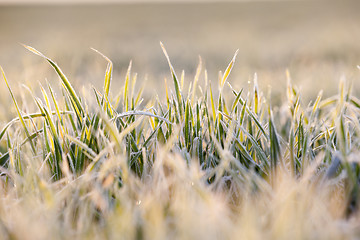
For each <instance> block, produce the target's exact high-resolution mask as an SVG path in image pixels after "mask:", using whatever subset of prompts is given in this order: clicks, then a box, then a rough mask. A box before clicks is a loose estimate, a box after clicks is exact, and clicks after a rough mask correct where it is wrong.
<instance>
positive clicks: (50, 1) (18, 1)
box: [0, 0, 336, 6]
mask: <svg viewBox="0 0 360 240" xmlns="http://www.w3.org/2000/svg"><path fill="white" fill-rule="evenodd" d="M315 1H316V2H324V1H325V2H330V1H331V2H333V1H336V0H315ZM271 2H314V0H103V1H98V0H0V6H4V5H6V6H22V5H45V6H51V5H83V4H89V5H105V4H146V3H148V4H158V3H161V4H181V3H186V4H191V3H195V4H196V3H204V4H206V3H271Z"/></svg>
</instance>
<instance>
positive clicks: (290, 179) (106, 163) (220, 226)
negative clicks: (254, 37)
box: [0, 44, 360, 239]
mask: <svg viewBox="0 0 360 240" xmlns="http://www.w3.org/2000/svg"><path fill="white" fill-rule="evenodd" d="M25 47H26V48H27V49H28V50H30V51H31V52H33V53H35V54H37V55H39V56H41V57H42V58H44V59H45V60H46V61H48V62H49V64H50V65H51V66H52V67H53V68H54V70H55V71H56V73H57V74H58V76H59V79H60V84H61V85H62V92H61V96H60V97H57V96H56V94H55V92H54V90H53V89H52V87H51V85H50V84H49V85H48V86H47V87H46V88H44V87H43V86H40V89H41V93H42V99H41V98H39V97H37V96H34V94H33V93H31V91H30V96H31V98H32V100H33V104H34V105H36V106H37V108H38V112H35V113H25V112H23V111H22V110H21V107H20V106H19V105H18V104H17V100H16V98H15V96H14V94H13V93H12V90H11V87H10V85H9V80H7V79H6V77H5V73H4V71H3V70H2V69H1V71H2V73H3V78H4V80H5V83H6V84H7V86H8V89H9V92H10V94H11V98H12V99H13V102H14V107H15V108H16V110H17V113H18V117H17V118H15V119H13V120H12V121H10V122H9V123H8V124H6V125H5V126H4V128H3V130H2V131H1V132H0V140H1V141H2V144H3V145H5V146H6V149H7V151H6V152H3V153H1V156H0V163H1V167H0V171H1V188H0V191H1V194H2V196H3V197H2V198H1V201H2V204H1V205H0V234H1V236H3V238H4V239H12V238H24V237H27V238H34V239H39V238H59V239H63V238H70V237H78V238H85V239H86V238H89V239H93V238H118V237H119V236H122V237H123V238H128V239H134V238H137V239H143V238H145V239H148V238H150V239H163V238H179V239H182V238H185V239H189V238H192V239H199V238H214V239H230V238H231V239H232V238H234V237H236V238H246V239H249V238H265V239H270V238H274V239H279V238H286V239H289V238H293V237H297V238H299V239H308V238H316V239H320V238H322V239H331V238H333V239H339V238H351V237H353V236H356V234H358V232H356V227H357V224H356V222H354V221H352V220H351V219H358V217H359V216H358V215H359V213H358V202H359V183H358V181H359V174H360V168H359V164H358V161H357V160H356V159H357V156H358V149H359V139H360V138H359V134H360V125H359V121H358V119H359V111H360V101H359V99H357V98H356V97H355V96H353V95H352V94H351V86H348V85H347V84H346V83H345V82H341V83H340V86H339V94H338V95H337V96H334V97H331V98H328V99H322V95H321V94H319V95H318V97H317V98H316V100H315V101H314V102H313V103H310V104H308V105H306V106H304V104H303V103H302V101H301V95H300V93H299V92H298V90H297V89H296V88H295V87H293V86H292V84H291V80H290V74H288V87H287V100H286V101H285V102H284V104H283V106H282V107H280V108H279V109H278V110H274V109H272V107H271V98H270V97H269V98H267V99H266V98H265V97H264V94H263V93H262V92H261V90H260V88H259V86H258V85H257V77H256V75H255V79H254V88H253V90H251V91H249V92H248V93H247V94H244V93H243V90H242V89H234V88H233V87H232V86H231V85H230V83H229V81H230V78H231V74H230V73H231V70H232V68H233V66H234V63H235V60H236V55H237V52H236V53H235V55H234V57H233V58H232V60H231V61H230V63H229V65H228V67H227V68H226V69H225V71H224V73H223V74H221V75H220V76H219V82H218V89H219V91H216V92H215V91H214V90H213V89H214V84H213V83H212V82H211V81H209V80H208V79H207V74H206V71H205V72H204V76H205V86H204V87H203V88H201V87H200V85H199V81H200V80H201V76H202V63H201V60H200V63H199V66H198V68H197V71H196V75H195V77H194V80H193V82H192V84H190V87H189V89H188V91H186V90H185V89H183V87H182V86H183V84H182V82H183V81H184V77H183V76H184V75H183V74H182V78H181V79H179V78H178V77H177V74H176V73H175V70H174V68H173V66H172V64H171V62H170V58H169V56H168V54H167V52H166V50H165V47H164V46H163V45H162V44H161V47H162V49H163V52H164V54H165V57H166V59H167V60H168V64H169V68H170V74H171V77H172V81H173V86H174V88H171V87H169V86H167V85H166V84H167V83H166V82H165V86H166V97H165V99H163V100H160V99H159V98H155V99H153V100H151V101H150V102H148V103H144V102H143V99H142V96H141V93H142V91H139V92H138V93H136V91H137V90H136V80H137V75H136V74H134V75H133V74H132V72H131V63H130V65H129V67H128V71H127V73H126V76H125V81H124V89H123V91H121V92H119V93H113V92H111V80H112V71H113V64H112V62H111V60H110V59H108V58H107V57H106V56H104V55H103V54H101V53H100V52H98V51H96V50H95V51H96V52H98V53H99V54H100V55H101V56H102V57H103V58H104V59H105V60H106V61H107V64H108V65H107V68H106V71H105V77H104V88H103V90H102V91H98V90H96V89H93V97H94V99H95V100H96V106H90V107H89V106H88V101H87V99H85V98H81V95H80V94H79V93H78V92H77V91H76V89H75V88H74V87H73V86H72V85H71V81H70V80H69V79H68V78H67V77H66V76H65V74H64V73H63V72H62V70H61V69H60V67H59V66H58V65H57V64H56V63H55V62H54V61H53V60H51V59H50V58H48V57H46V56H45V55H43V54H42V53H40V52H39V51H37V50H35V49H34V48H32V47H29V46H25ZM225 88H227V89H228V90H230V92H231V94H232V96H230V97H229V96H226V97H225V93H224V91H225V90H224V89H225ZM197 92H201V94H200V95H197V94H196V93H197ZM113 94H117V95H115V97H113ZM19 122H20V124H19ZM9 130H12V131H9ZM34 219H36V221H34Z"/></svg>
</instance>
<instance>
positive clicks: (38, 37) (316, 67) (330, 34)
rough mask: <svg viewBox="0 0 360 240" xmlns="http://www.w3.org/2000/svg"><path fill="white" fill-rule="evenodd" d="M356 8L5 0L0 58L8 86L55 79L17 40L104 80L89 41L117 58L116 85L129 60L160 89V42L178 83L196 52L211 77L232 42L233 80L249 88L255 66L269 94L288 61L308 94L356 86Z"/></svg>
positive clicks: (343, 4)
mask: <svg viewBox="0 0 360 240" xmlns="http://www.w3.org/2000/svg"><path fill="white" fill-rule="evenodd" d="M359 10H360V1H356V0H354V1H342V0H339V1H335V0H333V1H331V0H314V1H295V0H289V1H269V0H268V1H266V0H265V1H226V2H225V1H206V0H202V1H190V0H189V1H151V0H147V1H146V0H143V1H140V0H138V1H129V0H128V1H121V0H109V1H89V0H87V1H84V0H78V1H70V0H67V1H46V0H37V1H31V0H16V1H14V0H2V1H0V65H1V66H2V67H3V68H4V70H5V72H6V73H7V77H8V78H9V81H10V82H11V83H12V85H13V86H14V87H16V86H17V85H16V84H26V85H34V83H36V82H37V81H39V82H43V81H44V80H45V79H47V80H48V81H49V82H50V83H52V82H58V79H57V77H56V75H55V73H54V72H53V70H52V69H51V67H50V66H48V64H47V63H46V62H45V61H44V60H43V59H41V58H39V57H37V56H35V55H34V54H32V53H30V52H28V51H27V50H26V49H24V48H23V47H22V46H21V45H20V44H19V43H24V44H27V45H31V46H32V47H34V48H36V49H38V50H39V51H41V52H43V53H44V54H46V55H47V56H48V57H50V58H52V59H53V60H55V61H56V62H57V63H58V64H59V65H60V67H61V68H62V70H63V71H64V72H65V74H66V75H67V76H68V77H69V79H70V80H71V81H72V82H73V83H74V84H75V85H76V86H77V87H83V88H88V87H89V86H91V85H94V86H95V87H97V88H101V87H102V84H103V76H104V71H105V68H106V62H105V61H104V59H102V58H101V57H100V56H99V55H98V54H96V53H95V52H94V51H92V50H91V49H90V48H91V47H93V48H95V49H97V50H99V51H100V52H102V53H103V54H105V55H106V56H108V57H109V58H110V59H111V60H112V61H113V62H114V71H115V73H114V82H113V85H112V92H113V93H114V94H117V93H118V92H119V91H120V86H122V84H123V79H124V75H125V72H126V69H127V67H128V64H129V62H130V60H133V71H134V72H137V73H138V80H139V81H144V80H146V79H147V85H146V86H147V88H146V94H148V95H149V96H152V95H154V94H162V93H163V92H164V87H163V85H164V84H163V83H164V78H165V77H167V78H168V79H170V74H169V70H168V65H167V62H166V59H165V57H164V55H163V53H162V51H161V48H160V45H159V42H160V41H162V42H163V43H164V45H165V47H166V48H167V51H168V53H169V55H170V58H171V60H172V63H173V65H174V67H175V70H176V71H177V73H178V75H180V74H181V71H182V70H185V79H186V82H185V85H186V84H187V83H188V82H190V81H191V80H192V79H193V77H194V74H195V70H196V67H197V64H198V61H199V60H198V56H199V55H200V56H201V57H202V59H203V64H204V68H206V69H207V71H208V75H209V79H210V80H211V81H212V82H217V79H218V72H219V70H222V71H223V70H225V68H226V66H227V64H228V63H229V61H230V60H231V58H232V56H233V54H234V52H235V51H236V49H239V54H238V58H237V62H236V64H235V66H234V70H233V73H232V75H231V77H230V79H229V81H230V82H231V84H232V85H233V86H234V87H236V88H237V89H240V88H248V87H249V83H248V82H249V81H250V82H251V81H252V79H253V76H254V73H255V72H256V73H257V75H258V81H259V85H260V88H261V89H262V90H264V91H266V90H267V89H268V87H269V86H271V88H272V94H273V95H275V98H276V96H277V93H280V92H281V93H282V95H284V93H285V89H286V74H285V72H286V69H289V71H290V74H291V76H292V80H293V82H294V83H295V84H296V85H297V86H299V88H300V89H302V91H303V94H304V95H305V98H307V99H312V98H313V97H314V96H315V95H316V94H317V93H318V92H319V91H320V90H321V89H324V94H325V96H328V95H331V94H334V93H336V92H337V88H338V84H339V80H340V79H341V78H346V79H348V80H350V81H352V82H353V84H354V89H355V91H358V90H359V89H360V86H359V83H357V82H359V80H360V70H359V69H357V65H359V64H360V11H359ZM201 79H203V75H202V77H201ZM1 81H2V80H1ZM0 87H1V88H4V87H5V86H4V84H3V83H1V84H0ZM279 96H280V95H279ZM0 99H1V100H2V101H5V99H7V96H6V97H4V96H1V97H0ZM279 99H281V97H279Z"/></svg>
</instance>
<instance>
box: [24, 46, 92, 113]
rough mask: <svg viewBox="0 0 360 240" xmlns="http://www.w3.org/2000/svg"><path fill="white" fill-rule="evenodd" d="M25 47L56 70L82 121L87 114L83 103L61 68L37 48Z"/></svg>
mask: <svg viewBox="0 0 360 240" xmlns="http://www.w3.org/2000/svg"><path fill="white" fill-rule="evenodd" d="M23 46H24V47H25V48H26V49H28V50H29V51H30V52H32V53H34V54H36V55H38V56H40V57H42V58H44V59H46V60H47V61H48V62H49V63H50V65H51V66H52V67H53V68H54V69H55V71H56V73H57V74H58V76H59V77H60V79H61V81H62V83H63V84H64V86H65V88H66V90H67V91H68V92H69V94H70V96H71V100H72V101H73V102H74V104H75V106H74V108H75V111H76V114H77V115H78V117H79V119H82V117H81V115H83V114H84V113H85V111H84V109H83V107H82V105H81V102H80V99H79V97H78V96H77V94H76V92H75V90H74V88H73V87H72V85H71V83H70V82H69V80H68V79H67V77H66V76H65V74H64V73H63V72H62V71H61V69H60V68H59V66H58V65H57V64H56V63H55V62H54V61H53V60H51V59H50V58H48V57H46V56H45V55H44V54H42V53H41V52H39V51H38V50H36V49H35V48H33V47H30V46H27V45H24V44H23Z"/></svg>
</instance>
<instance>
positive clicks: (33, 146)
mask: <svg viewBox="0 0 360 240" xmlns="http://www.w3.org/2000/svg"><path fill="white" fill-rule="evenodd" d="M0 70H1V73H2V75H3V78H4V81H5V83H6V86H7V88H8V90H9V92H10V95H11V98H12V100H13V102H14V105H15V108H16V112H17V114H18V116H19V120H20V122H21V125H22V126H23V128H24V131H25V134H26V137H27V138H28V139H29V142H30V145H31V149H32V151H33V153H34V154H36V149H35V145H34V143H33V141H32V140H31V138H30V132H29V130H28V128H27V126H26V124H25V121H24V117H23V115H22V114H21V112H20V109H19V106H18V104H17V102H16V99H15V96H14V94H13V92H12V90H11V88H10V86H9V83H8V81H7V79H6V76H5V72H4V70H3V68H2V67H1V66H0Z"/></svg>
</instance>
